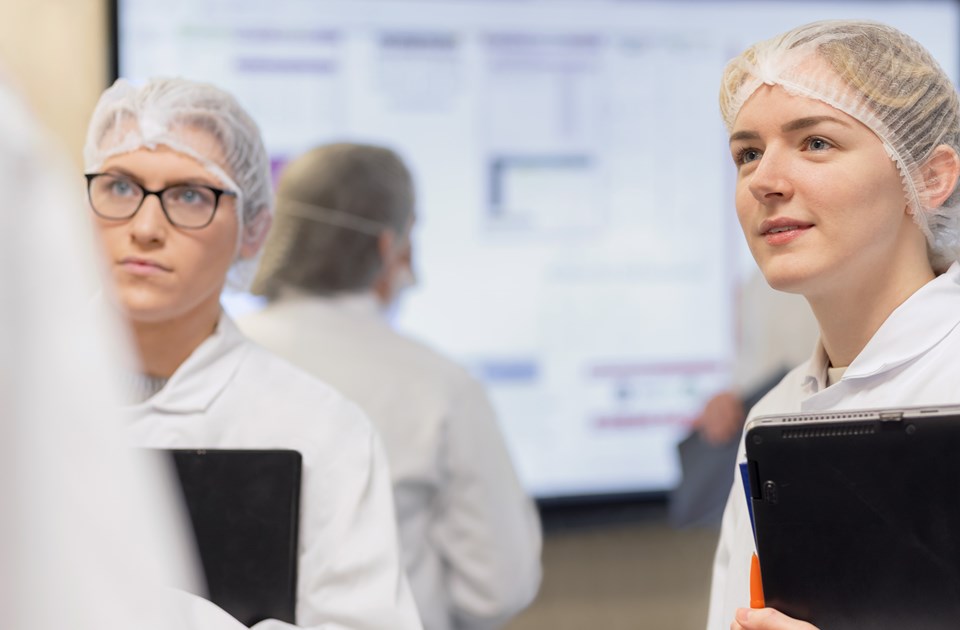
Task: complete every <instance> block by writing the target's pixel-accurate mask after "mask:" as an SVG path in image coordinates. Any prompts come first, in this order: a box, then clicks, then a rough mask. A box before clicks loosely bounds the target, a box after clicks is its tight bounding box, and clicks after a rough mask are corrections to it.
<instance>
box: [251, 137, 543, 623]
mask: <svg viewBox="0 0 960 630" xmlns="http://www.w3.org/2000/svg"><path fill="white" fill-rule="evenodd" d="M277 193H278V196H277V216H276V223H275V226H274V230H273V231H272V233H271V235H270V237H269V239H268V240H267V245H266V248H265V253H264V256H263V260H262V262H261V266H260V270H259V272H258V274H257V278H256V281H255V282H254V286H253V289H254V292H256V293H260V294H263V295H266V296H267V298H268V299H269V304H268V306H267V307H266V308H265V309H264V310H262V311H260V312H257V313H253V314H250V315H248V316H246V317H244V318H242V319H241V320H240V326H241V328H242V329H243V330H244V332H246V333H247V334H248V335H250V337H251V338H253V339H255V340H256V341H258V342H259V343H261V344H263V345H264V346H266V347H267V348H269V349H271V350H273V351H274V352H276V353H278V354H279V355H281V356H283V357H285V358H287V359H289V360H290V361H292V362H294V363H295V364H297V365H299V366H300V367H302V368H304V369H306V370H307V371H309V372H310V373H312V374H314V375H315V376H318V377H319V378H321V379H322V380H324V381H326V382H328V383H331V384H332V385H333V386H335V387H336V388H337V389H339V390H340V391H342V392H343V393H344V394H345V395H346V396H348V397H349V398H351V399H352V400H355V401H356V402H357V403H358V404H359V405H360V406H361V407H362V408H363V409H364V410H365V411H366V412H367V414H368V415H369V416H370V418H371V419H372V420H373V422H374V424H376V426H377V428H378V429H379V431H380V434H381V435H382V436H383V440H384V444H385V445H386V450H387V457H388V459H389V460H390V469H391V472H392V475H393V486H394V494H395V496H396V503H397V518H398V520H399V526H400V533H401V541H402V547H403V553H404V559H405V562H406V567H407V572H408V574H409V576H410V580H411V585H412V588H413V592H414V597H415V599H416V600H417V603H418V605H419V607H420V612H421V616H422V617H423V621H424V627H425V628H427V630H481V629H484V630H486V629H492V628H499V627H501V626H502V625H503V624H504V623H505V622H506V621H507V620H508V619H510V618H511V617H512V616H514V615H515V614H517V613H518V612H519V611H521V610H522V609H523V608H525V607H526V606H527V605H529V604H530V602H531V601H532V600H533V598H534V597H535V595H536V593H537V590H538V587H539V584H540V577H541V568H540V548H541V532H540V522H539V518H538V516H537V512H536V510H535V507H534V505H533V503H532V501H531V500H530V499H529V498H528V497H527V495H526V494H525V493H524V490H523V488H522V487H521V486H520V482H519V480H518V478H517V475H516V472H515V470H514V467H513V464H512V462H511V459H510V454H509V452H508V450H507V447H506V444H505V443H504V439H503V436H502V435H501V433H500V430H499V427H498V424H497V418H496V416H495V413H494V411H493V409H492V407H491V405H490V401H489V400H488V398H487V395H486V393H485V391H484V389H483V387H482V386H481V385H480V383H479V382H477V381H476V380H475V379H474V378H472V377H471V376H470V375H469V374H468V373H467V372H466V370H464V369H463V368H462V367H460V366H458V365H457V364H455V363H453V362H452V361H450V360H449V359H447V358H445V357H443V356H441V355H440V354H438V353H436V352H435V351H433V350H432V349H430V348H428V347H426V346H425V345H423V344H421V343H419V342H417V341H414V340H412V339H410V338H408V337H405V336H403V335H401V334H400V333H398V332H396V331H395V330H393V329H392V328H391V327H390V325H389V324H388V322H387V319H386V313H387V312H388V311H390V310H391V309H392V308H393V307H394V305H395V303H396V301H397V300H398V298H399V297H400V295H401V293H402V291H403V290H404V289H405V288H406V287H409V286H410V285H411V284H412V283H413V280H414V274H413V268H412V258H413V256H412V251H411V247H412V246H411V240H410V239H411V231H412V229H413V226H414V221H415V211H414V206H415V203H414V185H413V181H412V178H411V175H410V173H409V171H408V169H407V167H406V166H405V165H404V163H403V161H402V160H401V159H400V157H399V156H397V155H396V154H395V153H394V152H392V151H390V150H388V149H385V148H381V147H376V146H368V145H358V144H332V145H327V146H321V147H318V148H315V149H313V150H311V151H309V152H307V153H306V154H305V155H303V156H301V157H299V158H297V159H296V160H294V161H293V162H291V163H290V164H289V165H288V166H287V167H286V169H285V170H284V171H283V173H282V175H281V178H280V183H279V186H278V191H277Z"/></svg>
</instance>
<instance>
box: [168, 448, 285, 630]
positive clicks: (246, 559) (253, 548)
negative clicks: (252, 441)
mask: <svg viewBox="0 0 960 630" xmlns="http://www.w3.org/2000/svg"><path fill="white" fill-rule="evenodd" d="M170 452H171V454H172V457H173V461H174V462H175V464H176V470H177V475H178V476H179V478H180V483H181V486H182V488H183V495H184V499H185V501H186V505H187V508H188V511H189V513H190V520H191V521H192V523H193V529H194V533H195V535H196V541H197V547H198V549H199V552H200V559H201V561H202V564H203V569H204V573H205V574H206V578H207V587H208V593H209V599H210V600H211V601H212V602H214V603H215V604H217V605H218V606H220V607H221V608H223V609H224V610H226V611H227V612H228V613H230V614H231V615H233V616H234V617H236V618H237V619H238V620H239V621H241V622H243V623H244V624H246V625H247V626H252V625H253V624H255V623H257V622H258V621H262V620H263V619H279V620H281V621H287V622H290V623H294V622H295V609H296V601H297V544H298V532H299V510H300V477H301V456H300V453H298V452H297V451H290V450H212V449H211V450H173V451H170Z"/></svg>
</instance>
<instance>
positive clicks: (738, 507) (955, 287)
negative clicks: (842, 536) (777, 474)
mask: <svg viewBox="0 0 960 630" xmlns="http://www.w3.org/2000/svg"><path fill="white" fill-rule="evenodd" d="M827 366H828V360H827V357H826V353H825V352H824V350H823V346H821V345H819V344H818V347H817V350H816V351H815V353H814V355H813V357H812V358H811V359H810V360H809V361H807V362H806V363H804V364H803V365H801V366H799V367H797V368H796V369H794V370H793V371H792V372H790V373H789V374H788V375H787V376H786V377H784V379H783V381H781V382H780V384H779V385H777V386H776V387H775V388H774V389H773V390H772V391H771V392H770V393H769V394H768V395H767V396H766V397H765V398H764V399H763V400H761V401H760V402H759V403H758V404H757V406H756V407H754V408H753V410H751V412H750V417H751V418H753V417H755V416H761V415H767V414H775V413H796V412H801V411H840V410H847V409H871V408H882V407H904V406H915V405H927V404H929V405H951V404H960V376H958V374H960V263H954V264H953V265H952V266H951V267H950V269H949V270H947V272H946V273H945V274H943V275H941V276H939V277H938V278H936V279H934V280H932V281H931V282H929V283H928V284H927V285H925V286H924V287H922V288H921V289H920V290H918V291H917V292H916V293H914V294H913V295H912V296H911V297H910V298H909V299H907V300H906V301H905V302H904V303H903V304H901V305H900V306H899V307H898V308H897V309H896V310H895V311H894V312H893V313H891V314H890V316H889V317H888V318H887V320H886V321H885V322H884V323H883V325H882V326H881V327H880V329H879V330H878V331H877V332H876V334H874V336H873V338H871V339H870V341H869V342H868V343H867V345H866V347H865V348H864V349H863V350H862V351H861V352H860V354H859V355H858V356H857V358H856V359H854V361H853V362H852V363H851V364H850V366H849V367H848V368H847V370H846V372H845V373H844V375H843V378H842V379H841V380H840V381H839V382H837V383H835V384H834V385H832V386H830V387H826V371H827ZM745 458H746V454H745V450H744V445H743V441H742V439H741V444H740V455H739V461H744V459H745ZM754 550H755V546H754V540H753V533H752V531H751V528H750V518H749V516H748V513H747V503H746V496H745V494H744V490H743V484H742V482H741V480H740V473H739V471H736V472H735V475H734V482H733V489H732V490H731V492H730V497H729V498H728V500H727V507H726V510H725V512H724V515H723V525H722V529H721V533H720V543H719V546H718V548H717V554H716V558H715V560H714V568H713V586H712V588H711V594H710V612H709V617H708V623H707V628H708V630H726V629H727V628H729V627H730V622H731V621H732V620H733V615H734V611H735V610H736V608H737V607H747V606H749V602H750V597H749V575H750V557H751V554H752V553H753V552H754Z"/></svg>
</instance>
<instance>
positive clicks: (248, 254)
mask: <svg viewBox="0 0 960 630" xmlns="http://www.w3.org/2000/svg"><path fill="white" fill-rule="evenodd" d="M272 224H273V215H272V214H270V212H269V210H268V209H267V208H263V209H262V210H260V212H258V213H257V215H256V216H255V217H253V220H252V221H250V222H249V223H247V224H246V225H244V226H243V238H242V239H241V242H240V258H243V259H248V258H253V257H254V256H256V255H257V252H259V251H260V248H261V247H263V243H264V241H266V240H267V234H269V233H270V226H271V225H272Z"/></svg>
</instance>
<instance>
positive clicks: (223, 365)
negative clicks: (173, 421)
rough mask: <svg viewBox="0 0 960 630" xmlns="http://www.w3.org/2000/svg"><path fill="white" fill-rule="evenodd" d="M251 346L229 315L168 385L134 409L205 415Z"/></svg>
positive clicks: (221, 319)
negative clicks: (202, 413)
mask: <svg viewBox="0 0 960 630" xmlns="http://www.w3.org/2000/svg"><path fill="white" fill-rule="evenodd" d="M248 348H249V346H248V345H247V343H246V338H245V337H244V336H243V333H241V332H240V330H239V329H238V328H237V326H236V325H235V324H234V323H233V320H231V319H230V318H229V317H228V316H227V315H226V313H221V314H220V320H219V321H218V322H217V328H216V330H215V331H214V332H213V334H212V335H210V336H209V337H207V339H206V340H204V342H203V343H201V344H200V345H199V346H197V349H196V350H194V351H193V354H191V355H190V356H189V357H187V360H186V361H184V362H183V364H182V365H181V366H180V367H179V368H177V371H176V372H174V373H173V376H171V377H170V380H169V381H167V384H166V385H165V386H164V387H163V389H161V390H160V391H159V392H157V393H156V394H155V395H154V396H152V397H151V398H149V399H147V400H146V401H144V402H142V403H140V404H138V405H136V406H135V407H134V409H136V410H142V409H150V410H153V411H157V412H162V413H178V414H188V413H201V412H203V411H205V410H206V409H207V408H209V407H210V405H211V404H213V401H214V400H216V398H217V396H219V395H220V394H221V392H223V390H224V389H225V388H226V387H227V385H228V384H229V383H230V381H231V380H232V379H233V376H234V374H235V373H236V371H237V369H239V367H240V363H241V361H242V359H243V357H244V356H245V355H246V352H247V350H248Z"/></svg>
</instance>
